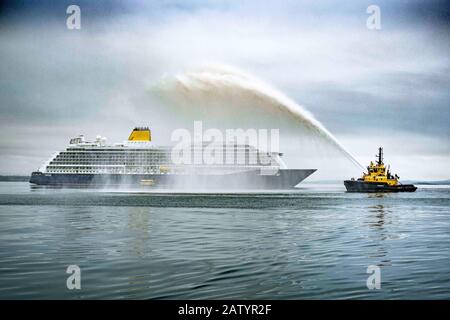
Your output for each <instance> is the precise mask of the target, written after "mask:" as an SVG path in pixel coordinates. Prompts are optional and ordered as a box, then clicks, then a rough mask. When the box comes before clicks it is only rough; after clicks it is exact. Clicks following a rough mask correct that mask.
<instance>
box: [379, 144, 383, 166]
mask: <svg viewBox="0 0 450 320" xmlns="http://www.w3.org/2000/svg"><path fill="white" fill-rule="evenodd" d="M382 163H383V148H382V147H379V148H378V165H379V166H380V165H381V164H382Z"/></svg>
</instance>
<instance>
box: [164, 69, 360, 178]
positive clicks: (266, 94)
mask: <svg viewBox="0 0 450 320" xmlns="http://www.w3.org/2000/svg"><path fill="white" fill-rule="evenodd" d="M159 89H161V90H162V92H165V93H166V95H168V96H170V97H171V98H172V99H173V98H175V99H177V100H178V101H183V102H186V101H187V102H189V101H190V102H194V103H193V104H192V105H193V106H196V107H204V106H201V105H199V104H201V103H202V102H204V103H207V102H208V101H211V100H212V99H215V98H218V97H219V98H221V97H223V98H227V99H228V98H236V97H237V98H238V99H240V100H243V101H244V100H245V102H246V103H247V105H253V106H258V107H264V108H265V110H267V111H269V112H271V111H278V112H282V113H284V114H285V115H288V116H289V118H291V119H294V120H295V121H296V122H297V123H299V124H301V125H302V127H304V128H306V129H307V130H308V131H310V132H311V133H313V134H316V135H318V136H319V137H321V138H322V139H324V140H325V141H327V142H329V143H330V144H331V145H333V146H335V147H336V148H337V149H338V150H339V151H340V152H341V153H342V154H343V155H344V156H345V157H346V158H347V159H349V160H350V161H351V162H352V163H353V164H355V165H356V166H358V167H359V168H362V169H364V167H363V166H362V165H361V164H360V163H359V162H358V161H357V160H356V159H355V158H354V157H353V156H352V155H351V154H350V153H349V152H348V151H347V150H346V149H345V148H344V147H343V146H342V145H341V144H340V143H339V142H338V141H337V139H336V138H335V137H334V136H333V135H332V134H331V133H330V132H329V131H328V130H327V129H326V128H325V127H324V126H323V125H322V124H321V123H320V122H319V121H318V120H317V119H315V118H314V116H313V115H312V114H311V113H310V112H309V111H307V110H305V108H303V107H302V106H300V105H299V104H297V103H296V102H295V101H293V100H292V99H290V98H288V97H287V96H285V95H284V94H283V93H281V92H279V91H277V90H275V89H274V88H272V87H271V86H269V85H268V84H266V83H264V82H262V81H261V80H259V79H257V78H255V77H252V76H250V75H248V74H246V73H243V72H242V71H240V70H237V69H235V68H231V67H228V66H223V65H207V66H202V67H200V68H196V69H194V70H190V71H187V72H185V73H182V74H178V75H176V76H175V77H174V78H170V79H168V80H167V79H164V81H162V83H161V85H160V87H159Z"/></svg>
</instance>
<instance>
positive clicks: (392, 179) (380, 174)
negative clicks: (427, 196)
mask: <svg viewBox="0 0 450 320" xmlns="http://www.w3.org/2000/svg"><path fill="white" fill-rule="evenodd" d="M377 157H378V161H377V162H376V163H375V164H374V163H373V162H372V161H371V162H370V165H369V166H368V167H367V173H364V174H363V176H362V178H358V179H357V180H355V179H354V178H352V179H351V180H345V181H344V185H345V188H347V191H348V192H414V191H416V190H417V187H416V186H414V185H412V184H401V183H400V181H399V180H400V177H399V176H398V175H397V174H395V175H392V174H391V172H390V170H389V168H388V169H386V167H385V165H384V163H383V148H381V147H380V148H379V149H378V156H377Z"/></svg>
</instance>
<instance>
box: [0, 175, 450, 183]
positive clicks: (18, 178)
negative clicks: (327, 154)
mask: <svg viewBox="0 0 450 320" xmlns="http://www.w3.org/2000/svg"><path fill="white" fill-rule="evenodd" d="M29 180H30V176H22V175H0V181H2V182H28V181H29ZM340 183H342V181H340V180H320V181H303V182H302V184H340ZM402 183H403V184H406V183H408V184H409V183H411V184H419V185H450V179H447V180H438V181H416V180H405V181H402Z"/></svg>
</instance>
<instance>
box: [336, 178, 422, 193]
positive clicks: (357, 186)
mask: <svg viewBox="0 0 450 320" xmlns="http://www.w3.org/2000/svg"><path fill="white" fill-rule="evenodd" d="M344 185H345V188H346V189H347V192H414V191H416V190H417V187H416V186H414V185H412V184H398V185H389V184H387V183H377V182H366V181H361V180H345V181H344Z"/></svg>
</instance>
